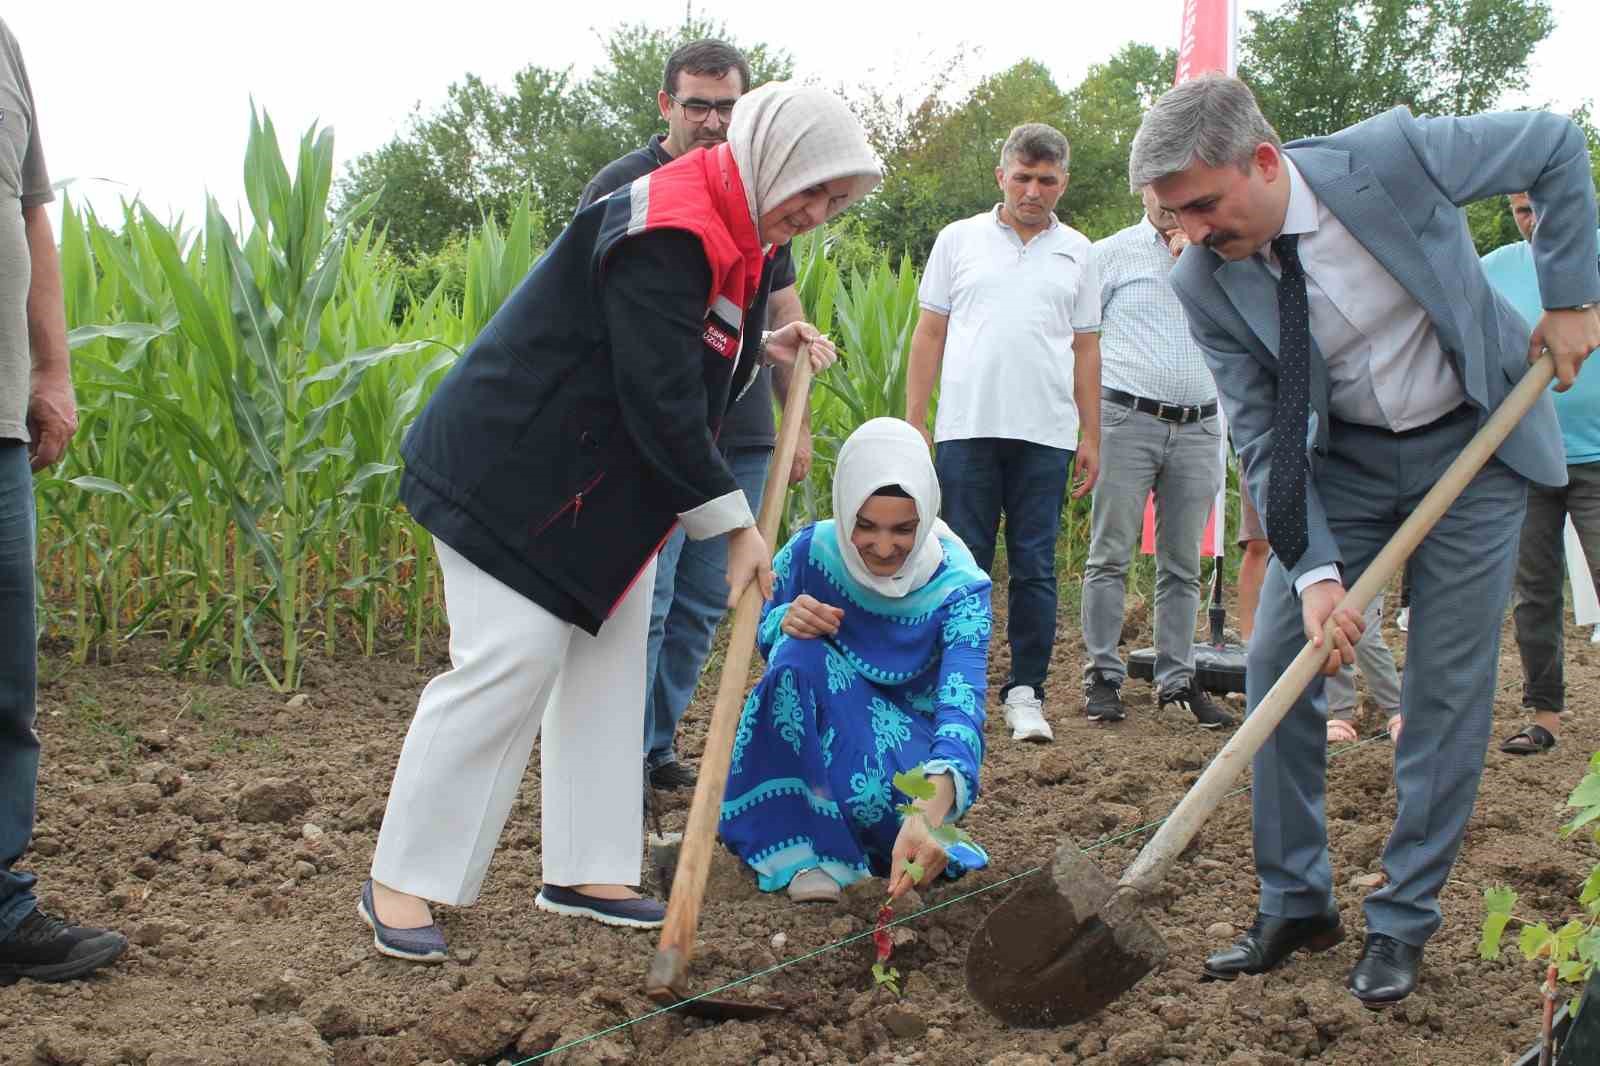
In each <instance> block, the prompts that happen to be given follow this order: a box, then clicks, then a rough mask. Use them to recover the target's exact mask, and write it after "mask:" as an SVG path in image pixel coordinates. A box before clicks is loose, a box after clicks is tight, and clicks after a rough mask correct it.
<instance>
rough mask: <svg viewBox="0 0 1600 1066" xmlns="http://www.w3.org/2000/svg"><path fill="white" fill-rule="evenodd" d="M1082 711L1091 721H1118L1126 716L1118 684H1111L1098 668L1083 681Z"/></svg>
mask: <svg viewBox="0 0 1600 1066" xmlns="http://www.w3.org/2000/svg"><path fill="white" fill-rule="evenodd" d="M1083 713H1084V714H1085V715H1086V716H1087V717H1088V719H1089V721H1091V722H1120V721H1122V720H1123V719H1124V718H1126V717H1128V712H1127V711H1125V710H1123V709H1122V693H1121V690H1120V688H1119V686H1117V685H1115V684H1112V683H1111V682H1110V681H1109V680H1107V679H1106V675H1104V674H1102V673H1101V672H1100V671H1098V670H1096V671H1095V672H1094V673H1092V674H1090V675H1089V680H1087V681H1086V682H1084V685H1083Z"/></svg>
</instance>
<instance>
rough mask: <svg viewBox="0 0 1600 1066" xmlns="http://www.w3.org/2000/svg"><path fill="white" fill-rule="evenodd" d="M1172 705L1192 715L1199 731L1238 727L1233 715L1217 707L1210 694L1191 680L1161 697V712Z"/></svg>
mask: <svg viewBox="0 0 1600 1066" xmlns="http://www.w3.org/2000/svg"><path fill="white" fill-rule="evenodd" d="M1174 703H1175V704H1177V705H1178V706H1179V707H1182V708H1183V709H1184V710H1186V711H1188V712H1189V713H1190V714H1192V715H1194V720H1195V722H1196V723H1197V724H1198V725H1199V726H1200V728H1201V729H1220V728H1222V727H1224V726H1226V727H1228V728H1230V729H1231V728H1232V727H1233V726H1235V725H1238V722H1237V721H1236V720H1235V719H1234V717H1233V715H1231V714H1229V713H1228V712H1227V711H1225V710H1223V709H1222V708H1221V707H1218V706H1217V705H1216V703H1215V702H1214V701H1213V700H1212V699H1211V694H1210V693H1209V692H1207V691H1206V690H1205V689H1203V688H1201V687H1200V686H1199V685H1197V684H1195V683H1194V680H1193V679H1192V678H1191V679H1190V680H1189V681H1187V682H1186V683H1185V684H1184V686H1183V687H1182V688H1178V689H1173V690H1172V691H1171V692H1169V693H1167V694H1166V695H1164V696H1162V697H1161V709H1162V710H1165V709H1166V708H1167V705H1168V704H1174Z"/></svg>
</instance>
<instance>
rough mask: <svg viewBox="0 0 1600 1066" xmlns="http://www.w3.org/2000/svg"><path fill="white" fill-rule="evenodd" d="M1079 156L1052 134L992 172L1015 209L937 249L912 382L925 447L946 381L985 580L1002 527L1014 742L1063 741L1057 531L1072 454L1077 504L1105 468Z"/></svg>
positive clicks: (1009, 718)
mask: <svg viewBox="0 0 1600 1066" xmlns="http://www.w3.org/2000/svg"><path fill="white" fill-rule="evenodd" d="M1069 152H1070V149H1069V148H1068V145H1067V139H1066V138H1065V137H1063V136H1062V135H1061V133H1060V132H1058V131H1057V130H1055V129H1052V128H1051V127H1049V126H1046V125H1044V124H1042V123H1028V124H1027V125H1023V126H1018V127H1017V128H1016V129H1014V130H1012V131H1011V135H1010V136H1009V137H1008V138H1006V143H1005V147H1004V148H1002V149H1001V151H1000V165H999V166H998V167H996V168H995V178H996V180H997V181H998V182H999V185H1000V191H1001V192H1002V193H1003V194H1004V201H1003V202H1002V203H1000V204H997V205H996V206H995V207H994V209H993V210H990V211H985V212H983V213H982V214H979V215H974V216H973V217H971V218H966V219H962V220H961V221H959V222H952V223H951V224H950V225H948V226H946V227H945V228H944V229H943V230H942V231H941V232H940V234H939V239H938V240H937V241H935V242H934V246H933V252H932V254H931V255H930V256H929V257H928V265H927V269H926V270H925V271H924V273H923V275H922V287H921V289H920V291H919V293H918V297H919V299H920V301H921V304H922V314H921V316H920V317H919V318H918V320H917V328H916V332H915V333H914V334H913V336H912V339H911V361H910V365H909V367H908V368H907V372H906V419H907V421H909V422H910V423H911V424H912V425H914V426H916V427H917V428H919V429H921V430H922V432H923V434H924V435H925V436H927V435H928V430H927V424H928V401H929V398H930V396H931V395H932V393H933V386H934V382H935V381H938V383H939V409H938V418H937V421H936V423H935V425H934V431H933V434H932V436H931V437H929V443H930V444H933V443H934V442H935V441H936V442H937V449H936V455H935V466H936V467H937V469H938V472H939V486H940V489H941V490H942V492H943V495H944V520H945V521H946V522H947V523H948V524H949V526H950V528H951V529H953V530H955V532H956V534H957V535H958V536H960V537H961V539H962V540H964V541H966V542H967V547H969V548H971V549H972V554H973V556H974V557H975V558H976V559H977V560H978V564H979V565H980V566H982V567H983V568H984V569H985V570H990V569H992V568H993V563H994V550H995V538H996V536H997V534H998V531H999V526H1000V516H1001V514H1002V513H1003V514H1004V515H1005V518H1006V561H1007V570H1008V573H1009V575H1010V582H1011V583H1010V596H1009V600H1008V607H1009V609H1008V614H1007V619H1008V621H1007V633H1006V636H1007V639H1008V640H1009V642H1010V645H1011V671H1010V676H1009V677H1008V678H1007V679H1006V683H1005V685H1004V686H1002V687H1001V689H1000V698H1001V699H1002V700H1003V701H1004V703H1005V708H1006V711H1005V715H1006V724H1007V725H1009V726H1010V727H1011V731H1012V734H1011V735H1012V737H1013V738H1015V739H1017V740H1040V741H1048V740H1052V739H1054V735H1053V734H1052V733H1051V730H1050V725H1049V723H1048V722H1047V721H1045V717H1044V703H1043V699H1044V681H1045V674H1046V672H1047V671H1048V669H1049V666H1050V650H1051V647H1052V646H1053V645H1054V643H1055V633H1056V572H1055V544H1056V530H1057V529H1058V528H1059V527H1060V523H1061V506H1062V503H1063V502H1064V499H1065V496H1066V491H1067V480H1068V478H1069V476H1070V472H1071V470H1072V468H1073V465H1074V453H1076V465H1077V470H1078V480H1077V484H1076V485H1075V486H1074V487H1073V496H1075V497H1077V496H1082V495H1083V494H1084V493H1086V492H1088V491H1089V490H1090V489H1092V488H1093V487H1094V483H1095V478H1096V476H1097V475H1098V473H1099V467H1100V458H1099V455H1100V336H1099V330H1100V283H1099V280H1098V278H1097V277H1096V274H1095V268H1094V259H1093V256H1092V255H1091V250H1090V245H1089V240H1088V238H1087V237H1085V236H1084V235H1083V234H1081V233H1079V232H1078V231H1077V230H1075V229H1073V228H1072V227H1071V226H1067V225H1065V224H1063V223H1062V222H1060V221H1059V220H1057V219H1056V217H1055V206H1056V201H1057V200H1059V199H1061V194H1062V193H1063V192H1065V191H1066V188H1067V163H1068V158H1069ZM1080 430H1081V439H1080Z"/></svg>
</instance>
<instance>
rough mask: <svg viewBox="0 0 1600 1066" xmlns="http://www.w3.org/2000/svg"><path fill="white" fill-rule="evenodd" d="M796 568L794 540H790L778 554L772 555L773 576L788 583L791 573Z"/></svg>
mask: <svg viewBox="0 0 1600 1066" xmlns="http://www.w3.org/2000/svg"><path fill="white" fill-rule="evenodd" d="M793 570H794V541H793V540H790V541H789V543H787V544H785V545H784V546H783V547H782V548H781V549H779V551H778V554H777V555H774V556H773V557H772V576H773V577H774V578H775V579H777V580H778V581H781V582H783V583H784V584H788V582H789V574H790V573H791V572H793Z"/></svg>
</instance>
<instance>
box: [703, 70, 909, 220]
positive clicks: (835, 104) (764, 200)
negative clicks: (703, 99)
mask: <svg viewBox="0 0 1600 1066" xmlns="http://www.w3.org/2000/svg"><path fill="white" fill-rule="evenodd" d="M728 147H729V148H731V149H732V150H733V161H734V164H735V165H736V166H737V167H738V168H739V177H740V178H741V179H742V180H743V182H744V195H745V200H746V201H747V202H748V203H749V204H750V217H751V218H752V219H754V220H755V223H756V226H757V228H758V229H759V228H760V225H761V216H762V215H763V214H764V213H766V212H767V211H769V210H771V209H772V208H774V207H776V206H778V205H779V204H781V203H783V202H784V201H785V200H787V199H789V197H791V196H794V195H795V194H796V193H799V192H803V191H804V190H806V189H809V188H811V187H812V186H813V185H822V184H824V183H826V182H830V181H835V180H837V179H839V178H852V179H854V180H853V182H852V183H851V188H850V193H849V197H850V199H849V200H848V201H846V202H845V204H844V205H842V206H841V207H840V209H839V210H841V211H842V210H844V208H845V207H848V206H849V205H850V204H852V203H854V202H855V201H857V200H859V199H861V198H862V197H863V196H865V195H867V193H869V192H871V191H872V190H873V189H874V188H875V187H876V186H877V184H878V182H880V181H882V180H883V167H882V166H881V165H880V164H879V162H878V157H877V156H876V155H874V154H873V151H872V148H871V146H869V145H868V144H867V135H866V133H864V132H863V131H862V129H861V123H860V122H859V121H857V119H856V117H855V116H854V115H852V114H851V113H850V109H849V108H848V107H846V106H845V103H844V101H843V100H841V99H839V97H838V96H836V95H834V94H833V93H830V92H829V91H828V90H826V89H819V88H817V87H815V86H811V85H795V84H793V83H791V82H786V81H771V82H768V83H767V84H765V85H763V86H761V87H760V88H759V89H753V90H751V91H750V92H747V93H745V94H744V95H743V96H741V97H739V102H738V103H737V104H735V105H734V108H733V118H732V119H731V120H730V121H729V122H728ZM835 213H837V212H835Z"/></svg>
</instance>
